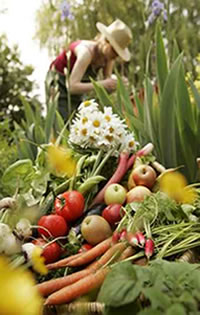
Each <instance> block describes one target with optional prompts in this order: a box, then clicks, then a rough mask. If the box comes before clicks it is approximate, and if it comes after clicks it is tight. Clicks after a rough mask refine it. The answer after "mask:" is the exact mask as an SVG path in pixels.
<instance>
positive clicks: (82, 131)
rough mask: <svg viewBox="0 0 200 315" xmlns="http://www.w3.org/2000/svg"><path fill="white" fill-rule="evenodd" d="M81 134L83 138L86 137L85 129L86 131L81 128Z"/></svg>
mask: <svg viewBox="0 0 200 315" xmlns="http://www.w3.org/2000/svg"><path fill="white" fill-rule="evenodd" d="M81 134H82V135H83V136H86V135H87V129H86V128H83V129H82V130H81Z"/></svg>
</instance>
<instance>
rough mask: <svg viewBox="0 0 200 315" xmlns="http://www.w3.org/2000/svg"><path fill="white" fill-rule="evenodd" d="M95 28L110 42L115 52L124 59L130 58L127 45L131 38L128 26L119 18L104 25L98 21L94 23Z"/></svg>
mask: <svg viewBox="0 0 200 315" xmlns="http://www.w3.org/2000/svg"><path fill="white" fill-rule="evenodd" d="M96 27H97V29H98V30H99V32H100V33H101V34H103V35H104V36H105V38H106V39H107V40H108V41H109V42H110V44H111V46H112V47H113V48H114V50H115V51H116V53H117V54H118V55H119V56H120V57H121V58H122V59H123V60H124V61H129V60H130V58H131V54H130V51H129V50H128V48H127V46H128V44H129V43H130V42H131V40H132V33H131V30H130V28H129V27H128V26H127V25H126V24H124V22H122V21H121V20H119V19H116V20H115V21H114V22H113V23H112V24H110V25H109V26H106V25H104V24H102V23H100V22H97V24H96Z"/></svg>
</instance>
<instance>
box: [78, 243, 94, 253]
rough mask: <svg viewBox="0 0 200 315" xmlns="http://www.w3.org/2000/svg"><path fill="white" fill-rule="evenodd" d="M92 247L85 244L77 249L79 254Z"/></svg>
mask: <svg viewBox="0 0 200 315" xmlns="http://www.w3.org/2000/svg"><path fill="white" fill-rule="evenodd" d="M92 247H93V246H92V245H91V244H88V243H85V244H83V245H82V246H81V248H80V249H79V251H78V252H79V253H83V252H87V251H88V250H89V249H91V248H92Z"/></svg>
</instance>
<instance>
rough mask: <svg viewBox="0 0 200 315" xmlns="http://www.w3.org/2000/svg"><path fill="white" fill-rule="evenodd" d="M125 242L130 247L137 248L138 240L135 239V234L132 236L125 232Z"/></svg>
mask: <svg viewBox="0 0 200 315" xmlns="http://www.w3.org/2000/svg"><path fill="white" fill-rule="evenodd" d="M126 240H127V241H128V243H129V244H130V245H132V246H137V245H138V238H137V236H136V234H133V233H131V232H127V233H126Z"/></svg>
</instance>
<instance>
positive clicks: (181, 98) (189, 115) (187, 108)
mask: <svg viewBox="0 0 200 315" xmlns="http://www.w3.org/2000/svg"><path fill="white" fill-rule="evenodd" d="M176 110H177V113H176V114H177V120H178V124H179V128H180V133H181V131H182V129H183V128H184V125H185V122H187V124H188V125H189V126H190V128H191V129H192V130H193V129H194V128H195V125H194V116H193V110H192V105H191V102H190V97H189V93H188V89H187V85H186V82H185V73H184V69H183V65H182V63H181V66H180V71H179V76H178V80H177V107H176ZM184 145H187V142H185V144H184Z"/></svg>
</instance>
